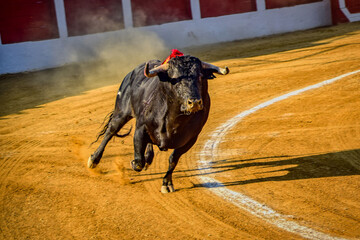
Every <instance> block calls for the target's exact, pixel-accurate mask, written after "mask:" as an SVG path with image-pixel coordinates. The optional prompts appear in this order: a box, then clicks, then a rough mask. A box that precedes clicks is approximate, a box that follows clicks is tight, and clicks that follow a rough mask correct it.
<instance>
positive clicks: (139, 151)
mask: <svg viewBox="0 0 360 240" xmlns="http://www.w3.org/2000/svg"><path fill="white" fill-rule="evenodd" d="M149 140H150V138H149V135H148V134H147V132H146V130H145V126H141V127H137V128H136V130H135V133H134V160H132V161H131V167H132V169H134V170H135V171H137V172H141V170H143V168H144V167H145V156H144V154H145V149H146V146H147V144H148V143H149V142H150V141H149Z"/></svg>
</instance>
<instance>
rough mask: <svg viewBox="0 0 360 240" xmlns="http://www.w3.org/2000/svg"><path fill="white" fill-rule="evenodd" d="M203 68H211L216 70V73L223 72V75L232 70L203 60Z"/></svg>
mask: <svg viewBox="0 0 360 240" xmlns="http://www.w3.org/2000/svg"><path fill="white" fill-rule="evenodd" d="M201 65H202V68H203V69H205V70H211V71H214V72H215V73H218V74H221V75H226V74H228V73H229V72H230V70H229V68H228V67H225V68H220V67H218V66H215V65H212V64H210V63H207V62H201Z"/></svg>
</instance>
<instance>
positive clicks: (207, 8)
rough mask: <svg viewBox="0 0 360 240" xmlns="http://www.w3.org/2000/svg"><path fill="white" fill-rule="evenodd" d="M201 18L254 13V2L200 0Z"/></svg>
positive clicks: (251, 0)
mask: <svg viewBox="0 0 360 240" xmlns="http://www.w3.org/2000/svg"><path fill="white" fill-rule="evenodd" d="M200 10H201V17H202V18H207V17H218V16H223V15H230V14H236V13H245V12H252V11H256V0H222V1H219V0H200Z"/></svg>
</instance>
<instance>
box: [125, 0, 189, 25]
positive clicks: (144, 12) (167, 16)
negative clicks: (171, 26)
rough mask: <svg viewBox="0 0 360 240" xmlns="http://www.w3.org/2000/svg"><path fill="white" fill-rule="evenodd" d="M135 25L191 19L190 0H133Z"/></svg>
mask: <svg viewBox="0 0 360 240" xmlns="http://www.w3.org/2000/svg"><path fill="white" fill-rule="evenodd" d="M131 8H132V15H133V22H134V26H135V27H141V26H149V25H156V24H163V23H169V22H176V21H183V20H191V19H192V14H191V6H190V0H171V1H168V0H152V1H151V3H149V1H148V0H132V1H131Z"/></svg>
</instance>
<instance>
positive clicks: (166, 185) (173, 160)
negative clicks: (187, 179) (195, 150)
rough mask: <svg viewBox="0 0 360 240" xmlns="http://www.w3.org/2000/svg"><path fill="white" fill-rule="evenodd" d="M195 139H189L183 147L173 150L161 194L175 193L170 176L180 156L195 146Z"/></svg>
mask: <svg viewBox="0 0 360 240" xmlns="http://www.w3.org/2000/svg"><path fill="white" fill-rule="evenodd" d="M196 139H197V137H195V138H193V139H191V140H190V141H189V142H188V143H187V144H186V145H185V146H183V147H181V148H177V149H175V150H174V151H173V152H172V154H171V155H170V158H169V169H168V171H167V172H166V174H165V177H164V179H163V185H162V187H161V192H162V193H168V192H175V188H174V185H173V181H172V174H173V172H174V170H175V167H176V165H177V163H178V162H179V159H180V157H181V155H183V154H184V153H186V152H187V151H189V149H190V148H191V147H192V146H193V145H194V144H195V142H196Z"/></svg>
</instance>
